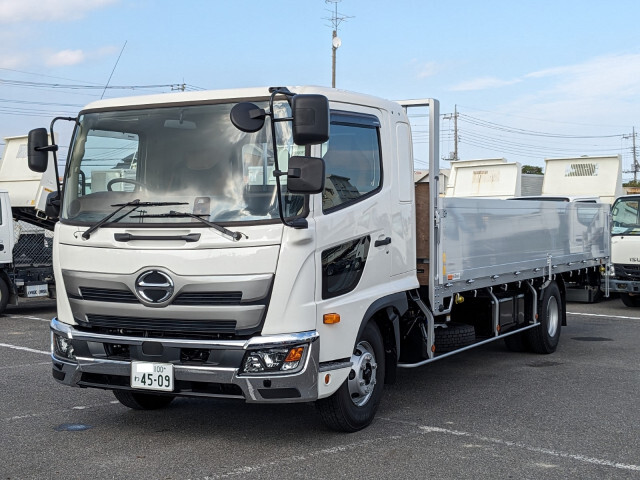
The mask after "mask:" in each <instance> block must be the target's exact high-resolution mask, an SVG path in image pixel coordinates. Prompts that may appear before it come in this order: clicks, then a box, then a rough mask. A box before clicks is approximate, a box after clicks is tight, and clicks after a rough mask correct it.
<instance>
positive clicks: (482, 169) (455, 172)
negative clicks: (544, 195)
mask: <svg viewBox="0 0 640 480" xmlns="http://www.w3.org/2000/svg"><path fill="white" fill-rule="evenodd" d="M521 170H522V165H521V164H520V163H518V162H507V160H506V159H504V158H498V159H483V160H458V161H455V162H451V170H450V173H449V179H448V181H447V188H446V196H447V197H490V198H509V197H518V196H520V193H521V178H522V173H521Z"/></svg>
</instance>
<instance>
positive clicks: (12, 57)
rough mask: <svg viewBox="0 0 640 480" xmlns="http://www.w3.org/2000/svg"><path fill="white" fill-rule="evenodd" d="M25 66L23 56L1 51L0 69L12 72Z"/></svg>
mask: <svg viewBox="0 0 640 480" xmlns="http://www.w3.org/2000/svg"><path fill="white" fill-rule="evenodd" d="M24 64H25V57H24V56H23V55H18V54H11V53H8V52H6V51H2V50H0V68H7V69H9V70H12V69H15V68H21V67H22V66H23V65H24Z"/></svg>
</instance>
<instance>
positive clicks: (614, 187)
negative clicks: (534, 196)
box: [542, 155, 624, 205]
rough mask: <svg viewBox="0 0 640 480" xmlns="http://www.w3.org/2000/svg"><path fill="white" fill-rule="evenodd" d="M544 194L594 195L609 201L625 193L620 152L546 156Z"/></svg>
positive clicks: (608, 202) (571, 196) (603, 200)
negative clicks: (580, 155) (565, 156)
mask: <svg viewBox="0 0 640 480" xmlns="http://www.w3.org/2000/svg"><path fill="white" fill-rule="evenodd" d="M544 161H545V169H544V181H543V183H542V195H543V196H551V197H553V196H563V197H570V198H596V199H598V201H600V202H603V203H607V204H609V205H611V204H612V203H613V202H614V200H615V199H616V198H617V197H619V196H620V195H622V194H623V193H624V191H623V189H622V156H621V155H603V156H586V155H585V156H582V157H571V158H545V160H544Z"/></svg>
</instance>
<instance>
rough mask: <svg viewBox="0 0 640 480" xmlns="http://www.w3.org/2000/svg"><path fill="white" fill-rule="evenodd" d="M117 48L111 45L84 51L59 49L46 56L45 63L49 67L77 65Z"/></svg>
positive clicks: (112, 51)
mask: <svg viewBox="0 0 640 480" xmlns="http://www.w3.org/2000/svg"><path fill="white" fill-rule="evenodd" d="M115 52H117V48H116V47H113V46H108V47H102V48H99V49H97V50H93V51H89V52H85V51H84V50H61V51H59V52H55V53H52V54H50V55H48V56H47V58H46V59H45V63H46V65H47V66H49V67H68V66H71V65H78V64H81V63H84V62H86V61H88V60H94V59H97V58H102V57H105V56H108V55H113V54H114V53H115Z"/></svg>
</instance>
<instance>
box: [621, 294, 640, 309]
mask: <svg viewBox="0 0 640 480" xmlns="http://www.w3.org/2000/svg"><path fill="white" fill-rule="evenodd" d="M620 299H621V300H622V303H624V304H625V305H626V306H627V307H640V295H629V294H628V293H621V294H620Z"/></svg>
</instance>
